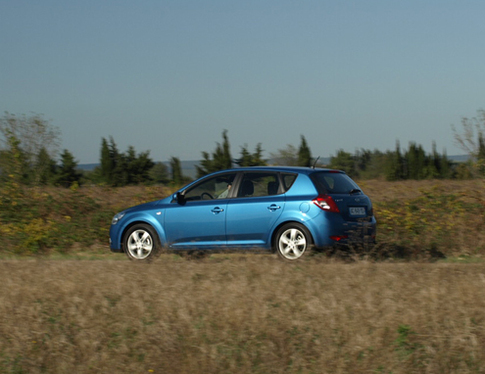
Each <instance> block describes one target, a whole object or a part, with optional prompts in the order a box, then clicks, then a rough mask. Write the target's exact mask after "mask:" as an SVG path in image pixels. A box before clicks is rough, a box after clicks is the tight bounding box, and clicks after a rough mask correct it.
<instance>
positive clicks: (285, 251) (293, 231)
mask: <svg viewBox="0 0 485 374" xmlns="http://www.w3.org/2000/svg"><path fill="white" fill-rule="evenodd" d="M274 246H275V249H276V253H278V256H280V258H282V259H283V260H285V261H295V260H298V259H300V258H302V257H304V256H305V255H307V254H308V253H309V252H310V251H311V247H312V236H311V234H310V232H309V231H308V230H307V228H306V227H305V226H303V225H300V224H299V223H296V222H294V223H293V222H292V223H287V224H285V225H283V226H282V227H281V228H280V229H279V230H278V232H277V233H276V236H275V242H274Z"/></svg>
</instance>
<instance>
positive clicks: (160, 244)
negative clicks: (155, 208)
mask: <svg viewBox="0 0 485 374" xmlns="http://www.w3.org/2000/svg"><path fill="white" fill-rule="evenodd" d="M139 224H144V225H149V226H150V227H151V228H152V229H153V231H154V232H155V234H156V237H155V240H156V241H157V243H156V244H157V245H158V246H159V247H160V248H163V247H164V245H163V243H162V238H161V237H160V232H159V230H158V228H157V227H156V225H153V223H152V222H150V221H146V220H136V221H132V222H130V223H129V224H127V225H126V226H125V227H124V228H123V231H122V232H121V236H120V246H121V251H122V252H123V253H126V250H125V236H126V233H127V232H128V231H129V230H130V229H131V228H132V227H133V226H135V225H139Z"/></svg>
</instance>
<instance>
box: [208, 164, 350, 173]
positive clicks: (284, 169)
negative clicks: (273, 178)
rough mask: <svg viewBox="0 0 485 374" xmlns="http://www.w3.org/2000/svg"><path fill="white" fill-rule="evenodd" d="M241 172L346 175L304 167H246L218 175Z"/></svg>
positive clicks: (323, 169) (325, 169) (324, 169)
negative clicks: (320, 172) (318, 172)
mask: <svg viewBox="0 0 485 374" xmlns="http://www.w3.org/2000/svg"><path fill="white" fill-rule="evenodd" d="M228 171H229V172H230V171H235V172H238V171H239V172H240V171H279V172H286V173H299V174H307V175H308V174H312V173H314V172H317V171H327V172H328V171H333V172H341V173H344V172H343V171H342V170H336V169H328V168H311V167H304V166H244V167H240V168H232V169H227V170H221V171H219V172H217V173H222V172H228Z"/></svg>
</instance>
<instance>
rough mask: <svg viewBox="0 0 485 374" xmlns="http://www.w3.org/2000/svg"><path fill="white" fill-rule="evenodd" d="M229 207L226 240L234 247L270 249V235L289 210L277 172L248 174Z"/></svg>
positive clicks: (241, 182) (229, 202)
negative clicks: (285, 208)
mask: <svg viewBox="0 0 485 374" xmlns="http://www.w3.org/2000/svg"><path fill="white" fill-rule="evenodd" d="M237 188H238V190H237V193H236V194H235V195H234V197H233V198H232V199H230V200H229V201H228V204H227V215H226V238H227V245H228V246H232V247H238V248H239V247H240V248H247V247H269V246H270V245H271V243H270V233H271V231H272V229H273V227H274V225H275V224H276V221H277V220H278V218H279V217H280V216H281V213H282V212H283V209H284V207H285V195H284V193H283V191H284V189H283V186H282V185H281V183H280V179H279V174H278V173H277V172H245V173H244V174H243V175H242V178H241V180H240V183H239V184H238V187H237Z"/></svg>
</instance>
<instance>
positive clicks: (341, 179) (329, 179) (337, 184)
mask: <svg viewBox="0 0 485 374" xmlns="http://www.w3.org/2000/svg"><path fill="white" fill-rule="evenodd" d="M310 178H311V179H312V180H313V183H314V184H315V187H316V188H317V190H318V193H323V194H348V193H351V192H357V191H360V189H359V186H358V185H357V183H355V182H354V181H353V180H352V179H350V177H349V176H348V175H347V174H343V173H335V172H320V173H313V174H312V175H311V176H310Z"/></svg>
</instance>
